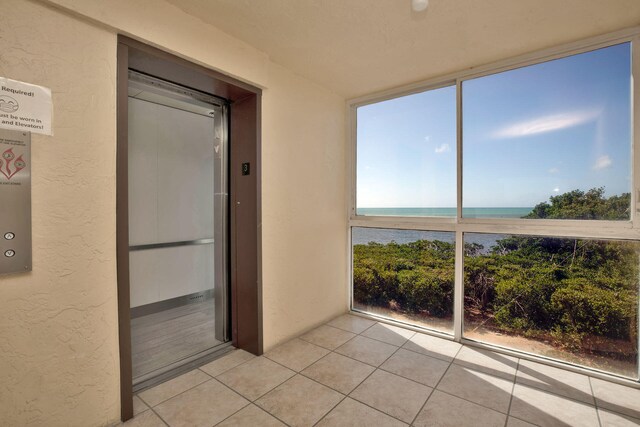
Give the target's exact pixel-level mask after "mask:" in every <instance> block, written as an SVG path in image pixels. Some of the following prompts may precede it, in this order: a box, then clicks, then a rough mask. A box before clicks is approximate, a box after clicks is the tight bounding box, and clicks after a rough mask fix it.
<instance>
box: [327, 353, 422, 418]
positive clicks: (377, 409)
mask: <svg viewBox="0 0 640 427" xmlns="http://www.w3.org/2000/svg"><path fill="white" fill-rule="evenodd" d="M400 348H401V347H397V348H396V349H395V351H394V352H393V353H391V354H390V355H389V356H388V357H387V358H386V359H385V360H383V361H382V363H380V365H379V366H382V365H384V363H385V362H386V361H387V360H389V359H390V358H391V357H393V355H394V354H396V353H397V352H398V350H400ZM336 354H340V353H336ZM341 356H344V355H341ZM345 357H348V356H345ZM350 359H351V358H350ZM353 360H356V359H353ZM358 362H361V363H364V362H362V361H360V360H358ZM366 364H367V365H369V364H368V363H366ZM369 366H373V365H369ZM378 370H380V371H382V372H387V371H385V370H383V369H380V368H379V367H377V366H376V367H375V369H374V370H373V371H371V373H370V374H369V375H367V376H366V378H365V379H363V380H362V381H360V383H359V384H358V385H357V386H355V387H354V388H353V390H351V391H350V392H349V394H348V395H347V397H349V398H350V399H353V400H355V401H356V402H359V403H361V404H363V405H365V406H368V407H369V408H371V409H374V410H376V411H378V412H382V413H383V414H385V415H387V416H389V417H391V418H393V419H395V420H398V421H400V422H402V423H405V424H407V423H406V422H405V421H403V420H401V419H400V418H398V417H396V416H394V415H391V414H389V413H387V412H385V411H383V410H382V409H381V408H375V407H373V406H371V405H369V404H368V403H366V402H363V401H361V400H358V399H356V398H355V397H351V395H352V394H353V392H354V391H356V390H357V389H358V387H360V386H361V385H362V384H363V383H364V382H365V381H367V380H368V379H369V377H371V376H372V375H373V374H375V373H376V371H378ZM391 375H395V374H391ZM401 378H403V377H401ZM413 382H415V381H413ZM416 384H420V383H416ZM420 385H422V386H424V384H420ZM425 387H426V386H425ZM325 415H326V414H325ZM323 418H324V417H323Z"/></svg>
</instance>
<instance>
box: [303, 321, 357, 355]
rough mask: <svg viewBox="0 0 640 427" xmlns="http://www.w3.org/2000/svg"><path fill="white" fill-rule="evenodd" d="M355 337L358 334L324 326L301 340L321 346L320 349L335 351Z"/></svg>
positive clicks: (305, 335)
mask: <svg viewBox="0 0 640 427" xmlns="http://www.w3.org/2000/svg"><path fill="white" fill-rule="evenodd" d="M355 336H356V334H354V333H353V332H348V331H344V330H342V329H338V328H334V327H332V326H326V325H322V326H320V327H318V328H316V329H314V330H312V331H311V332H308V333H306V334H304V335H302V336H301V337H300V339H302V340H304V341H308V342H310V343H312V344H315V345H319V346H320V347H324V348H328V349H329V350H335V349H336V348H338V347H340V346H341V345H342V344H344V343H346V342H347V341H349V340H350V339H351V338H353V337H355Z"/></svg>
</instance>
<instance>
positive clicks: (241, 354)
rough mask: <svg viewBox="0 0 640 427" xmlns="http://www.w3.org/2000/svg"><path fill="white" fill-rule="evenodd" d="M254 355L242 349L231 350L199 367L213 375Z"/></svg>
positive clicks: (233, 366)
mask: <svg viewBox="0 0 640 427" xmlns="http://www.w3.org/2000/svg"><path fill="white" fill-rule="evenodd" d="M255 357H256V356H254V355H253V354H251V353H249V352H246V351H244V350H239V349H238V350H233V351H232V352H230V353H228V354H225V355H224V356H222V357H221V358H219V359H216V360H214V361H213V362H211V363H207V364H206V365H204V366H201V367H200V369H201V370H203V371H204V372H206V373H207V374H209V375H211V376H212V377H215V376H218V375H220V374H221V373H223V372H226V371H228V370H229V369H231V368H235V367H236V366H238V365H240V364H242V363H244V362H247V361H249V360H251V359H253V358H255Z"/></svg>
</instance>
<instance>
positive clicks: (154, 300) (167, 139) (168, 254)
mask: <svg viewBox="0 0 640 427" xmlns="http://www.w3.org/2000/svg"><path fill="white" fill-rule="evenodd" d="M128 77H129V85H128V177H129V179H128V222H129V282H130V285H129V286H130V310H131V311H130V316H131V359H132V374H133V385H134V388H135V387H136V385H139V384H148V383H149V381H152V380H153V379H154V378H159V377H162V376H166V375H167V374H168V373H170V372H171V371H173V370H176V369H179V368H180V367H181V366H184V365H186V364H189V363H190V362H193V361H195V360H198V359H202V358H203V357H206V356H207V355H208V354H211V353H213V352H215V351H218V350H219V349H220V347H222V346H225V345H229V344H228V343H229V341H230V327H229V255H228V248H229V244H228V241H229V233H228V230H229V221H228V216H229V215H228V212H229V209H228V208H229V206H228V195H229V192H228V187H229V185H228V182H229V179H228V132H227V123H228V121H227V111H228V104H227V102H226V101H225V100H223V99H221V98H217V97H215V96H212V95H210V94H207V93H203V92H200V91H197V90H193V89H189V88H187V87H184V86H180V85H177V84H174V83H171V82H168V81H164V80H161V79H158V78H155V77H152V76H149V75H146V74H143V73H139V72H136V71H133V70H130V71H129V73H128Z"/></svg>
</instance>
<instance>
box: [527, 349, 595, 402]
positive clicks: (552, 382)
mask: <svg viewBox="0 0 640 427" xmlns="http://www.w3.org/2000/svg"><path fill="white" fill-rule="evenodd" d="M516 382H517V383H518V384H523V385H526V386H528V387H535V388H539V389H541V390H545V391H550V392H551V393H555V394H559V395H561V396H566V397H570V398H571V399H575V400H580V401H581V402H585V403H589V404H591V405H593V404H594V399H593V395H592V394H591V385H590V384H589V377H587V376H586V375H582V374H578V373H576V372H570V371H567V370H564V369H559V368H555V367H553V366H548V365H543V364H541V363H535V362H530V361H528V360H520V365H519V366H518V374H517V376H516Z"/></svg>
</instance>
